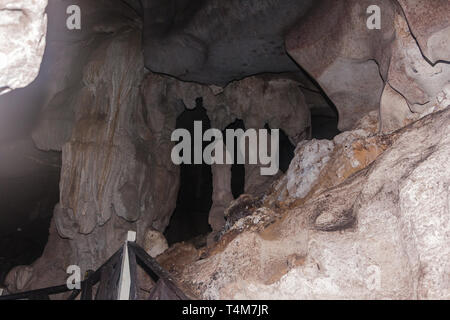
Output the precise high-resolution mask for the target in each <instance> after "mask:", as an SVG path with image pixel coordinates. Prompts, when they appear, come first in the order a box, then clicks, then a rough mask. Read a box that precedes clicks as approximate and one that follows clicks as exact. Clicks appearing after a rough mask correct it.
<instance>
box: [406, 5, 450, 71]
mask: <svg viewBox="0 0 450 320" xmlns="http://www.w3.org/2000/svg"><path fill="white" fill-rule="evenodd" d="M398 2H399V3H400V5H401V6H402V9H403V11H404V13H405V16H406V18H407V20H408V24H409V27H410V28H411V32H412V33H413V34H414V37H415V38H416V39H417V42H418V43H419V45H420V48H421V50H422V52H423V54H424V55H425V57H427V59H428V60H429V61H430V62H431V63H433V64H435V63H436V62H438V61H444V60H445V61H450V40H449V39H450V21H449V19H448V12H449V11H450V3H449V2H448V1H446V0H433V1H427V0H399V1H398Z"/></svg>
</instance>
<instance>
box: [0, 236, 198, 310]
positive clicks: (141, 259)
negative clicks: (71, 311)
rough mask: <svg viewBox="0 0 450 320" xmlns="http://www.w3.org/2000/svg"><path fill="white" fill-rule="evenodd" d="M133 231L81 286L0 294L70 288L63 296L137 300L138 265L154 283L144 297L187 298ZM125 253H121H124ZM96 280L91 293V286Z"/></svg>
mask: <svg viewBox="0 0 450 320" xmlns="http://www.w3.org/2000/svg"><path fill="white" fill-rule="evenodd" d="M135 239H136V234H135V233H134V232H129V233H128V239H127V241H126V242H125V244H124V246H123V247H122V248H120V249H119V250H118V251H117V252H116V253H114V254H113V255H112V256H111V258H109V260H108V261H106V262H105V263H104V264H103V265H102V266H101V267H100V268H98V269H97V270H96V271H93V272H90V273H88V274H87V276H86V279H85V280H83V281H82V282H81V289H79V290H78V289H73V290H71V289H69V288H68V287H67V285H61V286H56V287H49V288H44V289H38V290H33V291H27V292H21V293H16V294H12V295H7V296H0V301H1V300H49V299H50V296H53V295H56V294H62V293H66V292H72V293H71V294H70V296H68V298H67V300H75V299H77V298H78V296H80V294H81V296H80V300H93V299H94V300H137V298H138V280H137V268H138V267H141V268H142V269H143V270H144V271H145V272H146V274H147V275H148V276H150V278H151V279H152V280H153V282H154V283H155V285H154V286H153V288H152V290H151V291H150V293H149V296H148V300H190V298H189V297H188V296H187V295H186V294H185V293H184V292H183V290H181V289H180V286H179V285H178V284H177V283H176V281H175V280H174V279H173V278H172V277H171V275H170V274H169V273H168V272H167V271H166V270H164V268H162V267H161V266H160V265H159V263H158V262H157V261H156V260H155V259H153V258H152V257H151V256H149V255H148V254H147V252H146V251H145V250H144V249H142V248H141V247H140V246H138V245H137V244H136V243H135ZM124 253H125V254H124ZM97 284H98V287H97V290H96V294H95V297H93V291H94V290H93V289H94V286H95V285H97Z"/></svg>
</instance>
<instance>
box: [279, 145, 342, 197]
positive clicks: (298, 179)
mask: <svg viewBox="0 0 450 320" xmlns="http://www.w3.org/2000/svg"><path fill="white" fill-rule="evenodd" d="M333 149H334V144H333V142H331V141H328V140H321V141H318V140H311V141H307V142H306V141H305V142H304V143H300V144H299V145H298V146H297V150H295V157H294V159H293V160H292V162H291V165H290V167H289V170H288V174H287V175H286V177H287V183H286V187H287V191H288V193H289V196H290V197H295V198H304V197H306V196H307V195H308V193H309V192H310V191H311V188H312V184H313V183H314V182H315V181H316V180H317V178H318V176H319V174H320V172H321V170H322V169H323V167H324V166H325V165H326V164H327V162H328V161H329V160H330V154H331V153H332V151H333Z"/></svg>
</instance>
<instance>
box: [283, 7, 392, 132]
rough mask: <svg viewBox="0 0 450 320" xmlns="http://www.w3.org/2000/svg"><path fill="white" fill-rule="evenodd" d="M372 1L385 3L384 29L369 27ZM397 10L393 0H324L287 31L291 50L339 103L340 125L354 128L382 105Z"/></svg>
mask: <svg viewBox="0 0 450 320" xmlns="http://www.w3.org/2000/svg"><path fill="white" fill-rule="evenodd" d="M370 5H378V6H379V7H380V9H381V12H382V20H381V23H382V25H381V30H369V29H368V28H367V23H366V22H367V18H368V15H367V14H366V10H367V8H368V7H369V6H370ZM394 12H395V10H394V6H393V4H392V2H391V1H389V0H386V1H345V2H344V1H322V2H320V3H319V5H317V6H315V7H314V9H313V10H312V11H311V12H310V13H308V15H307V16H306V17H305V19H301V20H299V23H298V25H297V26H296V27H295V28H293V29H292V31H291V32H290V33H289V34H288V35H287V37H286V49H287V51H288V53H289V54H290V55H291V57H292V58H293V59H294V60H295V61H296V62H297V63H298V64H299V65H300V66H302V67H303V68H304V69H305V70H306V71H308V72H309V73H310V74H311V75H312V76H313V77H314V78H315V79H316V80H317V82H318V83H319V84H320V85H321V87H322V88H323V89H324V91H325V92H326V94H327V95H328V96H329V97H330V99H331V100H332V101H333V102H334V103H335V105H336V107H337V109H338V111H339V115H340V122H339V129H340V130H348V129H351V127H352V126H353V125H354V124H355V122H356V121H357V120H359V119H360V118H361V115H363V114H366V113H368V112H370V111H372V110H376V109H377V108H378V106H379V101H380V97H381V93H382V91H383V86H384V84H383V79H386V75H387V70H388V68H389V59H390V50H391V49H390V45H391V43H392V41H393V40H394V37H395V33H394V28H393V21H394ZM380 75H381V77H380Z"/></svg>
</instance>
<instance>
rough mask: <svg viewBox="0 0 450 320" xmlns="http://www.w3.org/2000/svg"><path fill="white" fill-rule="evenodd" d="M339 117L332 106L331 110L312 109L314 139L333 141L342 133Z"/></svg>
mask: <svg viewBox="0 0 450 320" xmlns="http://www.w3.org/2000/svg"><path fill="white" fill-rule="evenodd" d="M338 123H339V117H338V114H337V110H336V109H335V108H333V106H332V105H330V107H329V108H313V109H311V125H312V138H313V139H319V140H322V139H327V140H332V139H333V138H334V137H335V136H337V135H338V134H340V133H341V132H340V131H339V129H338Z"/></svg>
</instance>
